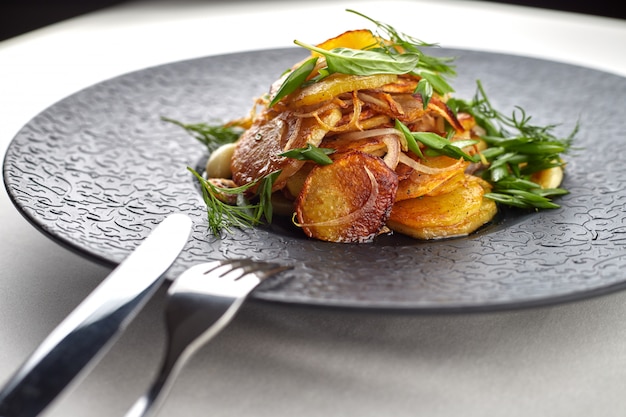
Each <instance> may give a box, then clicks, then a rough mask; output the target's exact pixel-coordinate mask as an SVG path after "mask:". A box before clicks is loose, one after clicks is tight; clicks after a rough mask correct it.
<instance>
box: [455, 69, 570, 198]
mask: <svg viewBox="0 0 626 417" xmlns="http://www.w3.org/2000/svg"><path fill="white" fill-rule="evenodd" d="M476 84H477V89H476V94H475V95H474V98H473V99H472V100H470V101H465V100H461V99H457V98H452V99H450V100H448V106H450V107H451V108H453V110H455V111H457V112H459V111H463V112H467V113H469V114H471V115H472V116H474V118H475V119H476V122H477V124H478V125H479V126H481V127H482V128H484V129H485V131H486V134H485V135H483V136H482V139H484V140H485V142H487V144H488V145H489V147H488V148H487V149H485V150H484V151H482V152H481V159H483V160H484V161H486V162H487V163H488V167H487V169H486V170H485V172H484V179H486V180H487V181H488V182H489V183H490V184H491V185H492V186H493V190H492V192H490V193H487V194H485V197H487V198H491V199H492V200H495V201H497V202H499V203H502V204H506V205H510V206H515V207H520V208H535V209H539V208H558V207H559V205H558V204H556V203H554V202H552V200H551V197H554V196H558V195H563V194H567V190H565V189H563V188H551V189H542V188H541V187H540V186H539V185H538V184H536V183H534V182H532V181H530V176H531V175H532V174H533V173H536V172H539V171H542V170H545V169H548V168H552V167H559V166H563V165H564V162H563V160H562V159H561V156H560V154H561V153H564V152H567V151H568V150H569V149H570V147H571V143H572V140H573V137H574V136H575V134H576V133H577V132H578V124H577V125H576V126H575V127H574V129H573V130H572V132H571V133H570V134H569V135H568V136H567V137H566V138H558V137H556V136H555V135H554V134H553V129H554V128H555V127H556V126H555V125H548V126H536V125H533V124H531V123H530V121H531V117H530V116H528V115H527V114H526V112H525V111H524V109H522V108H521V107H519V106H517V107H515V110H514V111H513V113H512V115H511V116H505V115H504V114H502V113H501V112H499V111H498V110H496V109H495V108H494V107H493V106H492V104H491V102H490V101H489V99H488V98H487V95H486V93H485V90H484V88H483V86H482V83H481V82H480V81H476Z"/></svg>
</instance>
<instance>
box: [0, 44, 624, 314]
mask: <svg viewBox="0 0 626 417" xmlns="http://www.w3.org/2000/svg"><path fill="white" fill-rule="evenodd" d="M437 53H439V54H443V55H446V56H451V55H453V56H457V57H458V60H457V70H458V73H459V76H458V77H457V79H456V80H455V81H454V85H455V87H456V89H457V92H456V96H458V97H464V98H470V97H471V96H472V95H473V94H474V91H475V80H477V79H480V80H481V81H482V83H483V85H484V86H485V88H486V90H487V93H488V95H489V96H490V98H491V100H492V102H493V103H494V104H495V105H496V107H498V108H500V109H506V110H507V112H508V111H511V110H513V108H514V106H515V105H520V106H522V107H523V108H524V109H526V110H527V112H528V113H530V114H532V115H533V122H535V123H536V124H551V123H558V124H559V125H558V126H557V128H556V133H558V134H562V135H566V134H568V133H569V132H570V131H571V129H572V128H573V127H574V125H575V124H576V123H577V122H580V125H581V129H580V133H579V135H578V141H577V142H576V147H577V148H580V149H579V150H577V151H575V152H573V153H572V154H570V155H568V156H567V160H568V166H567V175H566V178H565V181H564V186H565V187H566V188H568V189H569V190H570V191H571V194H569V195H567V196H564V197H562V198H560V199H559V203H560V204H561V205H562V208H560V209H557V210H551V211H542V212H538V213H519V212H513V213H511V212H509V213H505V214H504V215H501V216H500V217H499V219H498V221H497V222H495V223H494V224H492V225H490V226H488V227H486V228H485V229H483V230H481V231H479V232H478V233H476V234H474V235H472V236H469V237H466V238H458V239H451V240H443V241H432V242H420V241H415V240H412V239H408V238H406V237H403V236H399V235H395V236H384V237H381V238H379V239H377V240H376V241H375V242H373V243H371V244H358V245H357V244H334V243H327V242H319V241H312V240H309V239H307V238H305V237H304V236H303V234H301V233H300V232H299V231H298V230H294V228H293V227H291V226H290V224H289V221H279V222H277V223H276V224H275V225H273V226H271V227H265V228H256V229H250V230H235V231H234V232H233V234H231V235H227V236H224V237H222V238H217V237H214V236H212V235H211V234H210V232H208V230H207V225H206V220H205V215H206V214H205V206H204V204H203V202H202V201H201V198H200V196H199V194H198V191H197V188H196V184H195V182H194V180H193V179H192V176H191V174H190V173H189V172H188V171H187V169H186V167H188V166H192V167H195V166H197V165H198V163H199V161H200V160H202V158H204V157H206V155H203V147H202V145H200V144H199V143H197V142H196V141H195V140H194V139H193V138H191V137H190V136H188V135H187V134H186V133H185V132H183V131H182V130H181V129H180V128H178V127H176V126H173V125H172V124H169V123H165V122H162V121H161V120H160V117H161V116H167V117H171V118H174V119H178V120H181V121H184V122H200V121H207V122H213V121H214V122H220V121H225V120H230V119H233V118H237V117H240V116H243V115H245V114H247V112H248V111H249V109H250V108H251V106H252V102H253V97H256V96H258V95H260V94H262V93H263V92H265V91H266V90H267V87H268V86H269V84H270V83H271V82H272V81H273V80H274V79H275V78H277V77H278V76H279V75H280V74H281V73H282V72H283V71H284V70H285V69H286V68H287V67H289V66H290V65H291V64H292V63H294V62H296V61H297V60H300V59H301V58H303V57H304V56H305V52H303V50H300V49H292V48H289V49H280V50H269V51H255V52H245V53H237V54H231V55H223V56H216V57H206V58H201V59H194V60H188V61H183V62H176V63H171V64H167V65H162V66H158V67H154V68H148V69H145V70H141V71H137V72H133V73H130V74H126V75H123V76H120V77H117V78H114V79H111V80H108V81H104V82H101V83H99V84H96V85H94V86H92V87H89V88H87V89H85V90H83V91H80V92H78V93H76V94H74V95H72V96H70V97H68V98H66V99H64V100H61V101H60V102H58V103H56V104H54V105H53V106H51V107H50V108H48V109H47V110H45V111H43V112H42V113H41V114H39V115H37V116H36V117H35V118H34V119H32V120H31V121H30V122H29V123H28V124H27V125H26V126H25V127H24V128H23V129H22V130H21V131H20V132H19V133H18V134H17V136H16V137H15V138H14V139H13V141H12V143H11V144H10V146H9V149H8V151H7V154H6V158H5V163H4V174H5V184H6V187H7V190H8V192H9V195H10V197H11V199H12V200H13V202H14V203H15V205H16V206H17V207H18V209H19V210H20V211H21V212H22V214H23V215H24V216H25V217H26V218H27V219H28V220H29V221H30V222H32V224H34V225H35V226H36V227H37V228H38V229H40V230H41V231H43V232H44V233H46V234H47V235H49V236H50V237H52V238H53V239H54V240H55V241H57V242H59V243H61V244H63V245H66V246H68V247H70V248H72V249H74V250H76V251H77V252H78V253H80V254H81V255H84V256H87V257H89V258H91V259H94V260H97V261H100V262H104V263H106V264H109V265H114V264H117V263H119V262H120V261H121V260H122V259H124V257H126V256H127V255H128V254H129V252H130V251H131V250H132V249H133V248H134V247H135V246H136V245H137V244H138V243H139V242H140V241H141V240H142V239H143V238H144V237H145V236H146V235H147V233H148V232H149V231H150V230H151V229H152V228H153V227H154V226H155V225H156V224H157V223H158V222H159V221H160V220H161V219H163V218H164V216H166V215H167V214H168V213H171V212H177V211H179V212H184V213H187V214H189V215H190V216H191V217H192V219H193V220H194V224H195V227H194V232H193V236H192V238H191V240H190V242H189V244H188V247H187V249H186V250H185V251H184V253H183V254H182V255H181V257H180V258H179V260H178V261H177V263H176V264H175V265H174V266H173V268H172V269H171V271H170V273H169V274H170V275H169V277H170V278H172V277H174V276H176V275H177V274H178V273H180V272H182V271H183V270H184V269H185V268H186V267H188V266H190V265H192V264H196V263H199V262H203V261H207V260H213V259H222V258H234V257H252V258H257V259H278V260H281V261H284V262H287V263H292V264H294V265H295V266H296V268H295V269H294V270H293V271H292V272H290V273H288V274H286V276H285V277H284V278H285V279H281V280H280V281H276V280H275V281H273V282H270V283H266V284H264V286H262V287H261V288H260V289H259V290H258V291H256V293H255V294H254V297H256V298H257V299H263V300H270V301H279V302H287V303H298V304H307V305H320V306H340V307H357V308H385V309H386V308H389V309H410V310H420V311H474V310H488V309H496V308H514V307H523V306H537V305H546V304H551V303H555V302H561V301H566V300H576V299H580V298H584V297H588V296H591V295H598V294H604V293H607V292H609V291H614V290H617V289H621V288H623V287H624V286H625V284H626V275H625V274H624V272H623V271H624V270H625V268H626V251H624V244H625V243H626V215H625V210H626V208H625V207H626V206H625V204H626V186H625V184H626V161H625V159H626V158H625V157H624V152H623V146H624V144H626V140H625V139H626V138H625V135H626V133H625V132H626V106H624V98H625V97H626V79H625V78H623V77H619V76H616V75H611V74H608V73H604V72H600V71H596V70H591V69H586V68H581V67H577V66H572V65H566V64H561V63H555V62H550V61H545V60H538V59H532V58H527V57H519V56H513V55H505V54H494V53H485V52H477V51H467V50H451V49H441V50H437Z"/></svg>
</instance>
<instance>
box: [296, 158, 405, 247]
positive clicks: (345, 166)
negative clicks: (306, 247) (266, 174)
mask: <svg viewBox="0 0 626 417" xmlns="http://www.w3.org/2000/svg"><path fill="white" fill-rule="evenodd" d="M397 187H398V177H397V175H396V174H395V172H393V171H392V170H391V169H390V168H389V167H388V166H387V165H386V164H385V163H384V162H383V160H382V159H380V158H378V157H375V156H372V155H368V154H365V153H362V152H350V153H346V154H342V155H340V156H338V157H336V159H335V160H334V161H333V163H332V164H330V165H323V166H316V167H315V168H314V169H313V170H312V171H311V173H310V174H309V176H308V177H307V179H306V181H305V183H304V187H303V188H302V191H301V193H300V195H299V196H298V199H297V200H296V217H297V221H298V224H299V225H300V226H301V227H302V230H303V231H304V232H305V233H306V235H307V236H309V237H313V238H316V239H320V240H325V241H331V242H367V241H369V240H371V239H373V238H374V237H375V236H376V235H377V234H378V233H379V232H380V231H381V229H382V228H383V227H384V225H385V222H386V221H387V218H388V217H389V212H390V210H391V206H392V205H393V202H394V201H395V196H396V190H397Z"/></svg>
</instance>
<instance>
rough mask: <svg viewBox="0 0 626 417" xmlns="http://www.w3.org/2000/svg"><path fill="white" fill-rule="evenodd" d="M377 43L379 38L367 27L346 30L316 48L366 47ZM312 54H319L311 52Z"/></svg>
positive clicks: (328, 49)
mask: <svg viewBox="0 0 626 417" xmlns="http://www.w3.org/2000/svg"><path fill="white" fill-rule="evenodd" d="M378 44H379V39H378V38H376V36H374V34H373V33H372V31H371V30H369V29H356V30H348V31H346V32H344V33H342V34H341V35H338V36H335V37H334V38H330V39H328V40H326V41H324V42H322V43H320V44H319V45H317V47H318V48H321V49H325V50H327V51H330V50H331V49H335V48H351V49H368V48H371V47H373V46H377V45H378ZM312 55H313V56H319V55H320V54H319V53H317V52H314V51H313V52H312Z"/></svg>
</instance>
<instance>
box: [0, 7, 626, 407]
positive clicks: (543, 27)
mask: <svg viewBox="0 0 626 417" xmlns="http://www.w3.org/2000/svg"><path fill="white" fill-rule="evenodd" d="M251 4H254V5H255V6H254V8H252V6H250V4H246V3H232V4H231V3H226V2H224V3H215V4H208V3H207V4H200V3H194V2H167V1H160V2H142V1H138V2H130V3H127V4H125V5H121V6H117V7H112V8H109V9H105V10H103V11H101V12H95V13H93V14H90V15H87V16H83V17H79V18H76V19H73V20H70V21H67V22H63V23H60V24H57V25H53V26H50V27H47V28H44V29H41V30H39V31H35V32H31V33H28V34H26V35H22V36H20V37H17V38H14V39H10V40H7V41H4V42H0V103H1V105H0V108H2V113H3V115H2V116H0V119H1V120H2V123H0V124H1V125H3V127H2V130H1V131H0V141H1V143H2V150H3V152H4V150H5V149H6V147H7V146H8V145H9V143H10V141H11V139H12V138H13V136H14V135H15V134H16V132H17V131H18V130H19V129H20V128H21V126H22V125H24V124H26V123H27V122H28V121H29V120H30V118H32V117H33V116H35V114H37V113H38V112H40V111H41V110H43V109H45V108H46V107H48V106H50V105H52V104H53V103H55V102H56V101H58V100H59V99H62V98H63V97H66V96H68V95H69V94H71V93H73V92H75V91H78V90H80V89H82V88H84V87H87V86H89V85H91V84H94V83H97V82H100V81H102V80H105V79H109V78H111V77H113V76H116V75H119V74H123V73H126V72H128V71H132V70H136V69H140V68H144V67H147V66H151V65H158V64H161V63H164V62H171V61H176V60H180V59H187V58H194V57H198V56H204V55H207V54H221V53H226V52H229V51H232V50H241V51H245V50H249V49H262V48H271V47H282V46H288V45H289V44H290V42H291V41H292V39H293V38H294V37H295V36H296V35H294V32H296V31H297V30H301V32H299V33H300V34H301V35H297V36H301V37H310V36H312V35H311V34H315V36H319V37H322V38H324V36H325V34H328V35H332V34H335V33H338V32H339V29H340V28H345V27H346V24H345V22H343V21H341V19H332V18H328V23H327V27H322V26H320V25H319V24H318V25H317V27H316V28H315V29H313V28H309V27H307V26H306V25H304V24H303V23H302V16H308V17H310V18H311V19H312V21H315V18H317V19H318V20H319V19H322V18H323V17H328V16H330V15H331V13H342V12H343V10H344V9H345V8H347V7H351V8H358V9H360V10H363V11H370V10H371V11H372V14H375V10H377V5H376V4H375V3H374V2H366V1H362V2H344V4H338V3H331V2H317V3H313V2H311V3H309V2H302V3H299V4H298V5H297V6H295V5H294V6H293V7H291V6H290V7H289V8H287V7H286V6H285V4H286V3H284V2H275V3H274V2H269V3H251ZM258 4H263V5H264V7H261V6H257V5H258ZM389 5H390V9H389V10H386V11H385V12H382V15H383V16H381V17H380V18H381V19H384V20H387V21H394V20H393V16H397V14H395V13H392V11H391V10H398V9H400V10H402V8H404V7H406V8H407V9H411V8H414V10H415V12H416V13H417V11H422V12H423V11H428V12H429V13H430V14H431V15H442V16H449V19H450V24H448V25H444V26H445V29H444V28H442V29H441V31H439V32H436V33H434V34H433V31H435V30H437V28H439V27H441V26H440V25H439V24H435V23H434V22H431V21H427V22H426V23H424V31H427V36H426V35H425V36H423V37H425V38H435V39H436V41H438V42H440V43H442V44H444V45H446V46H451V47H461V48H463V47H465V48H472V49H484V50H492V51H510V48H511V47H514V49H515V51H516V53H519V54H521V55H528V56H538V57H541V58H551V59H555V60H558V61H562V62H568V63H573V64H577V65H583V64H586V65H587V66H589V67H592V68H596V69H600V70H603V71H608V72H611V73H613V74H618V75H621V76H624V75H626V61H625V60H624V59H625V58H624V57H623V56H621V55H622V54H617V53H615V51H616V48H618V46H616V45H622V44H623V43H624V41H626V24H624V22H623V21H621V20H615V19H606V18H595V17H589V16H582V15H575V14H568V13H559V12H545V11H538V10H534V9H526V8H521V7H519V8H518V7H512V6H511V7H508V6H507V7H505V6H498V5H494V4H492V3H482V2H473V1H458V2H457V1H446V2H435V1H432V2H430V1H413V2H411V1H405V2H389ZM411 10H413V9H411ZM407 14H408V13H407ZM270 17H273V18H274V19H276V21H279V22H283V25H282V26H281V27H278V26H273V25H270V27H268V24H267V21H268V20H267V19H269V18H270ZM475 19H483V20H485V21H487V22H490V23H492V27H491V28H489V29H488V28H486V27H480V28H477V29H476V30H475V31H472V32H471V33H467V32H466V31H459V30H449V29H450V27H452V28H458V27H459V25H461V24H462V23H464V22H473V24H476V20H475ZM259 20H261V21H262V22H263V23H262V24H261V25H260V28H259V29H258V30H259V32H258V33H259V35H258V36H253V37H250V36H247V37H245V38H244V37H243V36H242V35H240V34H237V33H238V32H237V33H235V34H233V35H231V39H230V40H229V41H227V42H226V41H224V39H219V42H218V41H217V40H216V38H217V36H218V35H219V34H222V33H228V32H225V31H227V30H228V28H232V27H233V25H250V24H253V23H254V22H257V24H258V21H259ZM398 20H399V21H400V23H398V24H399V25H401V24H402V23H404V24H407V25H408V22H412V21H414V20H416V21H418V22H419V21H420V20H421V19H419V18H418V19H411V18H410V16H404V17H400V16H399V17H398ZM531 27H532V28H533V30H529V28H531ZM495 29H497V30H500V31H501V33H503V34H505V35H506V37H508V39H503V37H505V35H502V36H499V37H498V36H493V31H494V30H495ZM504 29H506V30H504ZM264 30H265V32H263V31H264ZM316 31H317V32H316ZM320 31H321V32H322V34H319V32H320ZM442 32H443V33H442ZM261 33H262V34H261ZM431 35H432V36H431ZM439 35H441V36H439ZM201 36H206V37H209V38H210V39H213V41H212V42H211V43H210V46H209V47H208V50H207V45H206V44H203V45H200V44H202V42H203V41H202V40H198V39H199V38H200V37H201ZM285 36H286V38H285ZM326 37H329V36H326ZM191 39H193V42H192V41H190V40H191ZM478 46H480V48H478ZM138 48H139V49H140V50H141V51H142V53H141V54H138V53H137V50H138ZM0 219H1V220H2V221H1V222H0V237H1V238H2V240H1V243H0V245H2V246H1V247H0V381H4V380H6V379H8V378H9V377H10V376H11V375H12V373H13V372H14V371H15V370H16V369H17V368H18V366H19V365H20V364H21V362H22V361H23V360H24V359H26V357H27V356H28V355H29V354H30V353H31V352H32V351H33V350H34V349H35V348H36V346H37V345H38V344H39V343H40V342H41V341H42V340H43V339H44V338H45V336H46V335H47V334H48V333H49V332H50V331H51V330H52V329H53V328H54V327H55V326H56V325H57V324H58V323H59V322H60V321H61V320H62V319H63V318H64V317H65V316H66V315H67V314H68V313H69V312H70V311H71V310H72V309H73V308H74V307H75V306H76V305H77V304H78V303H80V301H81V300H83V299H84V298H85V297H86V296H87V295H88V294H89V293H90V291H91V290H92V289H94V288H95V287H96V286H97V285H98V284H99V283H100V282H101V281H102V280H103V279H104V278H105V277H106V276H107V274H108V273H109V272H110V271H111V268H110V267H108V266H103V265H100V264H97V263H95V262H94V261H92V260H89V259H86V258H83V257H81V256H80V255H78V254H77V253H75V252H74V251H73V250H71V249H69V248H65V247H62V246H60V245H59V244H58V243H57V242H55V241H54V240H52V239H50V238H48V237H47V236H45V235H44V234H43V233H41V232H40V231H39V230H37V229H36V228H35V227H33V226H32V225H31V224H30V223H29V222H28V221H27V220H26V219H24V218H23V217H22V216H21V215H20V213H19V212H18V210H16V208H15V207H14V206H13V204H12V203H11V202H10V200H9V198H8V196H7V193H6V192H5V191H4V190H3V191H2V192H0ZM164 296H165V291H164V290H160V291H159V292H158V293H157V294H156V296H155V297H154V298H153V299H152V300H151V301H150V302H149V303H148V305H147V306H146V308H145V309H143V310H142V311H141V313H140V314H139V316H138V317H137V318H136V320H135V321H133V323H132V324H131V325H130V328H129V329H128V331H127V332H125V333H124V335H123V336H122V337H121V338H120V340H119V341H118V343H116V344H115V345H114V346H113V347H112V348H111V350H110V351H109V352H108V353H107V354H106V356H104V357H103V358H102V360H101V361H100V362H99V363H98V364H97V365H96V366H95V367H94V368H93V369H91V371H90V372H89V373H88V374H86V376H85V377H84V378H83V379H82V380H80V381H77V382H78V383H77V384H74V385H73V386H72V387H71V389H69V390H68V391H66V392H65V393H64V394H63V396H61V397H60V398H59V399H58V400H57V401H56V402H55V403H54V404H53V406H52V407H50V408H49V409H48V410H47V411H46V413H45V415H48V416H85V417H99V416H113V415H123V413H124V412H125V411H126V410H127V409H128V408H129V407H130V406H131V404H132V403H133V402H134V400H135V399H136V397H137V396H139V395H140V394H141V393H142V392H143V390H144V388H145V387H147V385H148V383H149V381H150V378H151V377H152V376H153V375H154V374H155V372H156V369H157V366H158V363H159V360H160V356H161V354H162V351H163V342H164V325H163V323H162V320H161V314H162V305H163V301H164ZM625 313H626V293H624V292H615V293H609V294H606V295H603V296H599V297H592V298H588V299H583V300H579V301H576V302H569V303H562V304H557V305H550V306H543V307H538V308H524V309H514V310H504V311H494V312H481V313H471V314H469V313H449V314H437V313H430V314H415V313H412V312H390V311H385V312H382V311H368V310H361V309H359V310H355V309H336V308H324V307H312V306H306V305H288V304H282V303H272V302H265V301H260V300H251V301H250V302H248V303H246V304H245V305H244V307H243V309H242V310H241V311H240V313H239V314H238V315H237V317H236V318H235V320H234V321H233V322H232V323H231V324H230V325H229V326H228V327H227V328H226V329H225V330H224V331H223V332H222V333H220V334H219V335H218V336H217V337H216V338H215V339H213V340H212V341H211V343H209V344H207V345H206V346H204V347H203V348H202V349H201V350H200V352H199V353H198V354H197V355H196V356H194V357H193V358H192V359H191V361H190V363H189V364H188V365H187V366H186V367H185V368H184V369H183V371H182V373H181V375H180V377H179V379H178V380H177V381H176V383H175V385H174V387H173V390H172V392H171V395H170V396H169V398H168V400H167V402H166V403H165V405H164V407H163V408H162V410H161V411H160V412H159V414H158V415H164V416H165V415H175V416H181V417H184V416H199V415H209V414H210V415H216V416H240V415H245V414H247V415H253V416H287V415H289V416H292V415H300V416H355V415H358V416H380V415H393V416H416V415H419V416H421V415H424V416H431V417H434V416H442V417H443V416H485V415H498V416H550V417H554V416H568V417H571V416H585V417H587V416H606V417H608V416H621V415H623V414H624V410H625V409H626V397H624V395H623V393H624V391H625V390H626V349H625V347H624V346H625V344H626V324H625V323H624V319H623V318H624V317H625Z"/></svg>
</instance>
